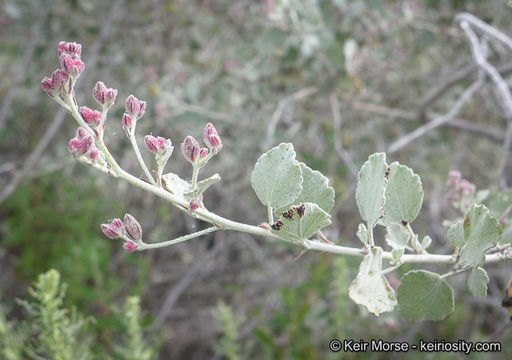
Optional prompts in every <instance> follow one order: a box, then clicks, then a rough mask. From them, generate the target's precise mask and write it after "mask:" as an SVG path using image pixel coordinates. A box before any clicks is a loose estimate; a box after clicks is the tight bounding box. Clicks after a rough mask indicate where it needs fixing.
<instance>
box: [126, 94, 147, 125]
mask: <svg viewBox="0 0 512 360" xmlns="http://www.w3.org/2000/svg"><path fill="white" fill-rule="evenodd" d="M145 111H146V102H145V101H140V100H139V99H137V98H136V97H135V96H133V95H130V96H128V99H126V112H127V113H128V114H130V115H132V116H134V117H135V118H136V119H140V118H141V117H142V115H144V112H145Z"/></svg>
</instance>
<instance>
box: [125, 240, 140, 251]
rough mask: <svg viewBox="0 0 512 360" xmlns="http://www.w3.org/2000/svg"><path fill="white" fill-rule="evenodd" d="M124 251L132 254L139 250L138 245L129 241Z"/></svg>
mask: <svg viewBox="0 0 512 360" xmlns="http://www.w3.org/2000/svg"><path fill="white" fill-rule="evenodd" d="M123 249H125V250H126V251H128V252H132V251H135V250H137V245H136V244H134V243H132V242H131V241H127V242H125V243H124V244H123Z"/></svg>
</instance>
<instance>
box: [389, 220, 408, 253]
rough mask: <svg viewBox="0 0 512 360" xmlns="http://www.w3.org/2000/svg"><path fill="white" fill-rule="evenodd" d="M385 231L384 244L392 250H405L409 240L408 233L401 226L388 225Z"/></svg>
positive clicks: (395, 224)
mask: <svg viewBox="0 0 512 360" xmlns="http://www.w3.org/2000/svg"><path fill="white" fill-rule="evenodd" d="M386 231H387V232H386V242H387V243H388V244H389V246H391V247H392V248H393V249H403V248H405V247H406V246H407V243H408V242H409V239H410V238H411V234H410V233H409V231H407V229H406V228H405V227H404V226H403V225H401V224H397V223H393V224H390V225H388V226H387V227H386Z"/></svg>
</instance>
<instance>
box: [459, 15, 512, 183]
mask: <svg viewBox="0 0 512 360" xmlns="http://www.w3.org/2000/svg"><path fill="white" fill-rule="evenodd" d="M457 21H460V27H461V28H462V30H464V33H465V34H466V36H467V38H468V40H469V42H470V44H471V53H472V54H473V58H474V60H475V62H476V63H477V65H478V67H480V69H482V71H485V73H486V74H487V75H489V77H490V78H491V80H492V81H493V82H494V84H495V85H496V90H497V91H498V94H499V95H500V96H499V98H500V100H501V105H502V107H503V111H504V113H505V117H506V119H507V130H506V132H505V141H504V142H503V150H502V155H501V158H500V163H499V166H498V179H499V182H500V186H501V188H502V189H504V188H506V187H507V181H506V178H505V176H504V175H505V169H506V166H507V161H508V158H509V154H510V147H511V145H512V94H511V93H510V89H509V87H508V85H507V83H506V81H505V80H504V79H503V78H502V77H501V75H500V73H499V72H498V70H496V68H495V67H494V66H492V65H491V64H490V63H489V62H488V61H487V60H486V58H485V55H484V49H483V48H482V46H481V44H480V42H479V41H478V38H477V36H476V34H475V32H474V31H473V29H472V28H471V26H470V25H469V22H470V21H471V24H473V25H474V26H475V27H477V28H479V29H482V28H484V29H485V33H486V34H487V35H489V36H492V37H494V38H497V39H498V40H500V41H502V42H503V41H505V42H506V43H507V45H508V46H509V47H510V48H511V49H512V40H511V39H510V38H509V37H508V36H506V35H505V34H503V33H501V32H500V31H498V30H496V29H494V28H493V27H492V26H489V25H487V24H485V23H484V22H483V21H481V20H480V19H478V18H476V17H474V16H473V15H471V14H466V13H465V14H461V15H459V16H458V17H457Z"/></svg>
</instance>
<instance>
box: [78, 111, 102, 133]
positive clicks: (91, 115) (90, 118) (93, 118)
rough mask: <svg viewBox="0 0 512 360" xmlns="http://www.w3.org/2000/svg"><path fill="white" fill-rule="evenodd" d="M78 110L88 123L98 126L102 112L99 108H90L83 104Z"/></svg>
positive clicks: (94, 126)
mask: <svg viewBox="0 0 512 360" xmlns="http://www.w3.org/2000/svg"><path fill="white" fill-rule="evenodd" d="M78 112H79V113H80V115H81V116H82V119H84V121H85V122H86V123H87V125H90V126H92V127H93V128H96V127H98V125H99V124H100V122H101V113H100V112H99V111H97V110H92V109H89V108H88V107H87V106H81V107H80V109H79V110H78Z"/></svg>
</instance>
